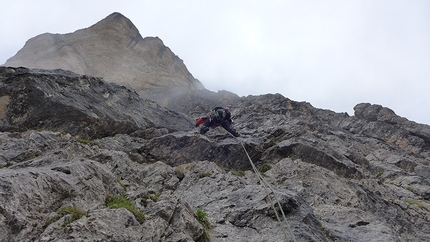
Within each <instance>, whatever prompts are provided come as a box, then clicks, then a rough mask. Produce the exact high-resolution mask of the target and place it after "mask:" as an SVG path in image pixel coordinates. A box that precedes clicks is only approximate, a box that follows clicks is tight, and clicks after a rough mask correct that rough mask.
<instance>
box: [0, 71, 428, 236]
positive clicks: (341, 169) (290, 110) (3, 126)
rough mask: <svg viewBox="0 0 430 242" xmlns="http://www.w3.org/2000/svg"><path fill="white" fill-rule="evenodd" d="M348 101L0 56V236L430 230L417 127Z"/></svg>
mask: <svg viewBox="0 0 430 242" xmlns="http://www.w3.org/2000/svg"><path fill="white" fill-rule="evenodd" d="M187 103H188V105H186V104H187ZM215 104H218V105H224V104H228V105H230V109H231V110H232V114H233V116H234V126H235V128H236V129H237V131H238V132H239V133H240V134H241V136H240V137H239V138H234V137H232V136H231V135H229V134H228V133H226V132H225V130H223V129H222V128H220V127H219V128H215V129H212V130H210V131H209V132H208V133H207V135H200V134H198V129H197V128H195V127H194V121H195V120H194V118H195V117H198V116H201V115H204V114H205V113H206V112H208V111H209V110H208V109H209V108H210V107H212V106H213V105H215ZM173 107H174V108H173ZM354 110H355V115H354V116H349V115H348V114H346V113H335V112H332V111H330V110H322V109H317V108H314V107H313V106H312V105H311V104H309V103H306V102H295V101H293V100H290V99H288V98H286V97H283V96H282V95H280V94H267V95H260V96H247V97H238V96H237V95H234V94H232V93H228V92H219V93H212V92H209V91H207V90H196V91H190V92H188V93H187V94H186V95H185V96H183V97H182V98H178V100H177V102H175V103H174V104H173V103H172V104H171V107H170V108H169V107H167V108H166V107H162V106H160V105H159V104H157V103H155V102H153V101H150V100H148V99H145V98H142V97H141V96H139V95H138V94H137V93H136V92H135V91H133V90H132V89H129V88H127V87H124V86H120V85H118V84H113V83H110V82H106V81H105V80H104V79H102V78H98V77H92V76H88V75H79V74H76V73H73V72H70V71H64V70H40V69H27V68H22V67H21V68H13V67H0V150H1V152H0V241H251V242H252V241H255V242H257V241H273V242H275V241H366V242H367V241H430V226H429V224H430V180H429V176H430V126H428V125H423V124H417V123H415V122H412V121H409V120H407V119H406V118H402V117H399V116H397V115H396V114H395V112H394V111H392V110H391V109H389V108H387V107H382V106H380V105H375V104H368V103H361V104H358V105H356V106H355V108H354ZM248 155H249V156H248ZM251 161H252V162H253V164H254V165H255V167H256V170H254V169H253V166H252V164H251ZM259 174H261V177H260V176H259ZM267 185H269V186H267ZM282 213H284V215H285V217H284V216H282Z"/></svg>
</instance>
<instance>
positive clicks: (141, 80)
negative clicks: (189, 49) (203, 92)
mask: <svg viewBox="0 0 430 242" xmlns="http://www.w3.org/2000/svg"><path fill="white" fill-rule="evenodd" d="M4 65H5V66H11V67H20V66H24V67H28V68H38V69H64V70H70V71H73V72H75V73H78V74H85V75H90V76H95V77H102V78H104V79H105V80H106V81H109V82H115V83H118V84H120V85H126V86H130V87H132V88H133V89H135V90H136V91H137V92H138V93H139V94H141V95H148V96H150V97H151V98H153V100H154V99H155V100H156V101H159V102H160V103H162V102H163V101H164V98H163V97H159V96H157V95H155V94H154V93H156V92H167V91H168V90H171V89H173V90H176V91H178V90H181V91H186V90H195V89H202V88H203V85H202V84H201V83H200V81H198V80H197V79H195V78H194V77H193V76H192V74H191V73H190V72H189V71H188V70H187V68H186V66H185V64H184V63H183V61H182V60H181V59H180V58H179V57H178V56H176V55H175V54H174V53H173V52H172V51H171V50H170V48H168V47H167V46H165V45H164V44H163V42H162V40H161V39H159V38H158V37H146V38H142V36H141V35H140V33H139V31H138V29H137V28H136V27H135V26H134V25H133V23H132V22H131V21H130V20H129V19H127V18H126V17H124V16H123V15H122V14H120V13H112V14H111V15H109V16H107V17H106V18H105V19H103V20H101V21H99V22H98V23H96V24H94V25H93V26H91V27H88V28H85V29H80V30H77V31H75V32H73V33H69V34H50V33H45V34H41V35H38V36H36V37H34V38H31V39H30V40H28V41H27V42H26V43H25V45H24V47H23V48H22V49H21V50H19V51H18V53H17V54H16V55H15V56H13V57H11V58H10V59H8V60H7V61H6V63H5V64H4ZM157 98H162V99H157Z"/></svg>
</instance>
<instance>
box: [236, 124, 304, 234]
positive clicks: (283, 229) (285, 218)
mask: <svg viewBox="0 0 430 242" xmlns="http://www.w3.org/2000/svg"><path fill="white" fill-rule="evenodd" d="M229 134H230V135H231V136H232V137H233V138H235V139H236V140H238V141H239V142H240V144H241V145H242V148H243V150H244V151H245V154H246V156H247V157H248V159H249V162H250V163H251V166H252V169H253V170H254V172H255V174H257V177H258V180H260V183H261V184H262V185H263V188H264V190H265V191H266V193H267V197H268V198H269V200H270V205H271V207H272V209H273V211H274V212H275V215H276V218H277V219H278V222H279V224H280V225H281V228H282V232H283V233H284V236H285V240H286V241H288V236H287V232H286V231H285V228H284V226H283V225H282V222H281V219H280V218H279V214H278V212H277V211H276V209H275V205H274V203H273V201H272V198H271V197H270V193H269V191H268V190H267V188H269V189H270V191H271V192H272V193H273V195H274V196H275V199H276V201H277V203H278V206H279V209H280V210H281V214H282V217H283V218H284V221H285V225H286V226H287V228H288V231H289V233H290V235H291V238H292V241H294V242H296V238H295V237H294V234H293V232H292V231H291V228H290V226H289V225H288V221H287V217H286V216H285V213H284V210H283V209H282V206H281V203H280V202H279V198H278V196H277V195H276V193H275V191H274V190H273V188H272V187H271V186H270V184H269V183H268V182H266V180H264V178H263V176H262V175H261V174H260V172H259V171H258V169H257V167H255V165H254V162H252V159H251V157H250V156H249V154H248V152H247V151H246V148H245V146H244V145H243V142H242V141H241V140H239V139H237V138H236V137H234V135H233V134H231V133H230V132H229Z"/></svg>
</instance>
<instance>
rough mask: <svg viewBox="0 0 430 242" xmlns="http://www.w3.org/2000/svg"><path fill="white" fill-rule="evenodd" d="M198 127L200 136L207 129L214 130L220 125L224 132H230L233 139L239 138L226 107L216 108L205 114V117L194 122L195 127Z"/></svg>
mask: <svg viewBox="0 0 430 242" xmlns="http://www.w3.org/2000/svg"><path fill="white" fill-rule="evenodd" d="M200 124H203V125H202V126H201V127H200V134H205V133H206V132H208V130H209V128H216V127H218V126H219V125H221V126H222V127H223V128H224V129H225V130H227V131H228V132H230V133H231V134H232V135H234V136H235V137H239V136H240V135H239V133H238V132H237V131H236V130H235V129H234V128H233V126H232V125H231V124H232V120H231V113H230V109H229V108H228V107H216V108H214V109H213V110H212V111H211V112H209V113H208V114H207V116H206V117H201V118H199V119H198V120H197V122H196V127H198V126H199V125H200Z"/></svg>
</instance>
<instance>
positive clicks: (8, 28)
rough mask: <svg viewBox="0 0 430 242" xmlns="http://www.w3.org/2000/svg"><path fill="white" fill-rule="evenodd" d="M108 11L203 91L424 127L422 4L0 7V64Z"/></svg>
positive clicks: (427, 15) (340, 1)
mask: <svg viewBox="0 0 430 242" xmlns="http://www.w3.org/2000/svg"><path fill="white" fill-rule="evenodd" d="M2 1H3V0H2ZM113 12H120V13H122V14H123V15H124V16H126V17H127V18H129V19H130V20H131V21H132V22H133V23H134V24H135V25H136V27H137V28H138V29H139V32H140V34H141V35H142V36H143V37H146V36H158V37H159V38H160V39H161V40H163V42H164V44H165V45H166V46H168V47H169V48H170V49H171V50H172V51H173V52H174V53H175V54H176V55H178V56H179V57H180V58H181V59H182V60H184V63H185V65H186V66H187V68H188V70H189V71H190V72H191V73H192V74H193V76H194V77H195V78H197V79H199V80H200V81H201V82H202V83H203V85H204V86H205V87H206V88H207V89H209V90H212V91H218V90H228V91H231V92H234V93H236V94H238V95H240V96H246V95H250V94H252V95H259V94H266V93H280V94H282V95H284V96H285V97H287V98H290V99H292V100H295V101H306V102H309V103H311V104H312V105H313V106H314V107H317V108H323V109H330V110H333V111H335V112H347V113H348V114H349V115H353V114H354V111H353V107H354V106H355V105H356V104H358V103H361V102H369V103H372V104H380V105H382V106H385V107H388V108H391V109H392V110H393V111H394V112H396V113H397V114H398V115H400V116H402V117H406V118H408V119H409V120H412V121H415V122H418V123H426V124H430V1H428V0H422V1H421V0H404V1H400V0H324V1H323V0H319V1H312V0H307V1H304V0H303V1H302V0H295V1H288V0H279V1H273V0H265V1H252V0H246V1H245V0H243V1H234V0H228V1H227V0H226V1H223V0H218V1H205V0H194V1H191V0H188V1H187V0H181V1H174V0H171V1H164V0H157V1H155V0H154V1H143V0H136V1H116V0H115V1H107V0H103V1H102V0H100V1H91V0H85V1H82V0H71V1H69V0H61V1H60V0H59V1H47V0H38V1H32V0H27V1H24V0H14V1H8V2H7V4H5V3H3V4H2V7H1V8H0V16H1V21H0V33H1V38H0V64H3V63H5V62H6V60H7V59H8V58H10V57H12V56H13V55H15V54H16V52H17V51H18V50H19V49H21V48H22V47H23V46H24V44H25V42H26V41H27V40H28V39H30V38H32V37H34V36H36V35H39V34H42V33H46V32H48V33H60V34H65V33H70V32H74V31H76V30H78V29H82V28H86V27H89V26H91V25H93V24H95V23H96V22H98V21H100V20H101V19H103V18H105V17H106V16H108V15H109V14H111V13H113Z"/></svg>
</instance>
